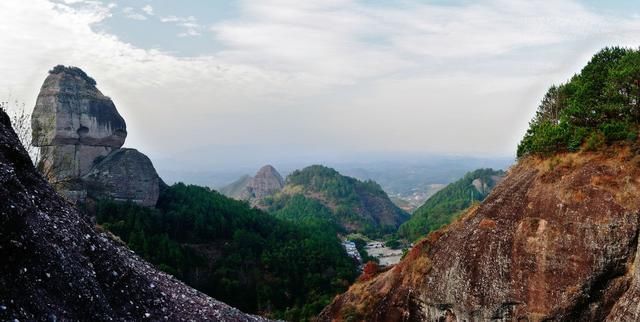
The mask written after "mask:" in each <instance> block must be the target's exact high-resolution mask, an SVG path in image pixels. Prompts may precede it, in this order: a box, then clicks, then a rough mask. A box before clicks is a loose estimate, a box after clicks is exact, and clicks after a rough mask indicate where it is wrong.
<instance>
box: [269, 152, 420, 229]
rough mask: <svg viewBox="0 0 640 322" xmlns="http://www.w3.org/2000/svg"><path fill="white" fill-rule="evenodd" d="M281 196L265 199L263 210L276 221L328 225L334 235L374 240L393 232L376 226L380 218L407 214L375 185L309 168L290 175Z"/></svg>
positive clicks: (321, 168)
mask: <svg viewBox="0 0 640 322" xmlns="http://www.w3.org/2000/svg"><path fill="white" fill-rule="evenodd" d="M286 186H287V187H286V189H285V190H284V192H283V193H279V194H276V195H275V196H272V197H269V198H266V199H265V200H264V201H263V204H264V205H265V207H266V208H267V209H268V210H269V212H271V213H272V214H274V215H276V216H277V217H280V218H285V219H289V220H293V221H300V220H302V221H305V222H306V221H310V220H313V221H317V220H321V221H324V222H325V223H328V224H329V226H331V227H332V228H333V229H335V230H336V231H338V232H343V233H344V232H351V231H357V232H361V233H364V234H366V235H367V236H369V237H372V238H378V237H381V236H383V235H386V234H392V233H394V232H395V231H396V229H397V226H396V225H388V224H382V223H380V220H379V218H380V217H381V216H390V217H393V218H395V219H396V220H398V221H404V220H406V219H407V218H408V214H407V213H405V212H404V211H402V210H401V209H400V208H398V207H397V206H395V205H394V204H393V203H392V202H391V200H389V197H388V196H387V194H386V193H385V192H384V190H382V187H380V185H379V184H377V183H376V182H375V181H371V180H366V181H360V180H357V179H355V178H351V177H347V176H343V175H341V174H340V173H339V172H338V171H336V170H334V169H332V168H329V167H325V166H321V165H312V166H309V167H306V168H304V169H302V170H296V171H294V172H292V173H291V174H290V175H289V176H288V177H287V180H286Z"/></svg>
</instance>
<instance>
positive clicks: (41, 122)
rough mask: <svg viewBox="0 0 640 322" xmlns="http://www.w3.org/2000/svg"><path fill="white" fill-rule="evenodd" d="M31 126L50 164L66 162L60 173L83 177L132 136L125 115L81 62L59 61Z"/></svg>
mask: <svg viewBox="0 0 640 322" xmlns="http://www.w3.org/2000/svg"><path fill="white" fill-rule="evenodd" d="M31 123H32V124H31V127H32V129H33V144H34V145H35V146H39V147H43V148H44V149H43V154H44V155H45V156H44V160H46V161H47V162H48V164H45V166H46V167H58V168H59V167H62V168H63V169H60V172H59V171H58V170H55V171H56V174H57V175H58V176H62V177H67V176H74V177H79V176H82V175H84V174H86V173H87V172H88V171H89V169H90V168H91V167H92V166H93V160H95V159H96V158H97V157H99V156H105V155H107V154H109V153H110V152H111V151H113V150H114V149H117V148H119V147H121V146H122V145H123V144H124V140H125V139H126V137H127V127H126V124H125V122H124V119H123V118H122V117H121V116H120V114H119V113H118V111H117V110H116V107H115V105H114V104H113V102H112V101H111V99H110V98H109V97H106V96H104V95H103V94H102V93H101V92H100V91H99V90H98V89H97V88H96V87H95V81H94V80H93V79H92V78H90V77H89V76H87V74H85V73H84V72H83V71H82V70H80V69H79V68H75V67H62V66H57V67H55V68H54V69H53V70H51V72H50V73H49V76H47V78H46V79H45V81H44V84H43V85H42V88H41V89H40V93H39V94H38V99H37V101H36V106H35V107H34V109H33V115H32V122H31Z"/></svg>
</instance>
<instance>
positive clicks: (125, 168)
mask: <svg viewBox="0 0 640 322" xmlns="http://www.w3.org/2000/svg"><path fill="white" fill-rule="evenodd" d="M96 161H98V162H97V163H96V165H95V166H94V167H92V168H91V170H90V171H89V173H87V174H86V175H84V176H83V177H82V179H83V181H84V182H85V184H86V187H87V195H88V196H89V197H92V198H94V199H99V198H104V197H106V198H110V199H113V200H116V201H132V202H135V203H138V204H141V205H144V206H149V207H153V206H155V205H156V202H157V201H158V196H159V195H160V189H161V187H163V186H165V183H164V182H163V181H162V179H160V176H158V173H157V172H156V169H155V168H154V167H153V164H152V163H151V160H149V158H148V157H147V156H146V155H144V154H142V153H140V152H139V151H138V150H135V149H117V150H115V151H113V152H111V153H110V154H108V155H107V156H106V157H104V158H102V159H97V160H96Z"/></svg>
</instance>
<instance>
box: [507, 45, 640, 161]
mask: <svg viewBox="0 0 640 322" xmlns="http://www.w3.org/2000/svg"><path fill="white" fill-rule="evenodd" d="M639 123H640V52H639V51H638V50H634V49H626V48H620V47H613V48H605V49H603V50H601V51H600V52H598V53H597V54H596V55H594V56H593V58H592V59H591V61H589V63H588V64H587V65H586V66H585V67H584V68H583V69H582V71H581V72H580V73H579V74H576V75H574V76H573V77H572V78H571V79H570V80H569V81H568V82H566V83H564V84H561V85H559V86H552V87H551V88H550V89H549V91H548V92H547V94H546V95H545V96H544V98H543V100H542V102H541V103H540V106H539V108H538V111H537V113H536V115H535V117H534V118H533V120H532V121H531V122H530V124H529V130H528V131H527V133H526V135H525V136H524V138H523V139H522V141H521V142H520V144H519V145H518V157H523V156H526V155H530V154H550V153H553V152H556V151H578V150H580V149H584V150H597V149H599V148H601V147H603V146H604V145H606V144H612V143H614V142H620V141H635V140H636V138H637V134H638V124H639Z"/></svg>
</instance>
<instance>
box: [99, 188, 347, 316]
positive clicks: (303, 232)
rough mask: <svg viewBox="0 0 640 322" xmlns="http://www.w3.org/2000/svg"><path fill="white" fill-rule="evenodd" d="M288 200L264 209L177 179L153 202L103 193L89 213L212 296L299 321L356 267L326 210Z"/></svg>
mask: <svg viewBox="0 0 640 322" xmlns="http://www.w3.org/2000/svg"><path fill="white" fill-rule="evenodd" d="M294 204H295V205H297V206H295V207H293V206H292V207H293V208H295V212H291V211H290V210H288V209H282V210H281V211H280V212H279V213H277V214H276V215H275V216H272V215H270V214H267V213H265V212H262V211H260V210H257V209H252V208H250V207H249V205H248V204H247V203H245V202H241V201H236V200H232V199H229V198H227V197H224V196H222V195H221V194H219V193H217V192H216V191H213V190H210V189H208V188H203V187H198V186H193V185H185V184H181V183H179V184H175V185H173V186H171V187H169V188H167V189H166V190H165V191H163V192H162V193H161V195H160V199H159V201H158V204H157V207H156V208H155V209H152V208H146V207H141V206H137V205H135V204H132V203H115V202H111V201H106V200H103V201H99V202H98V203H97V205H96V214H97V216H96V218H97V222H98V224H99V225H100V226H101V227H103V228H104V229H107V230H109V231H111V232H112V233H114V234H115V235H117V236H118V237H119V238H121V239H122V240H123V241H124V242H125V243H126V244H127V245H128V246H129V247H130V248H131V249H133V250H134V251H136V253H138V254H140V255H141V256H142V257H144V258H145V259H147V260H149V261H150V262H152V263H154V264H155V265H157V266H158V267H159V268H161V269H162V270H164V271H166V272H169V273H171V274H174V275H175V276H176V277H178V278H179V279H181V280H183V281H185V282H186V283H187V284H190V285H192V286H194V287H196V288H197V289H199V290H201V291H203V292H205V293H207V294H209V295H211V296H213V297H214V298H216V299H218V300H221V301H224V302H226V303H228V304H230V305H232V306H235V307H237V308H239V309H241V310H244V311H247V312H252V313H260V314H265V315H267V316H269V317H272V318H283V319H286V320H291V321H299V320H307V319H309V318H310V317H312V316H314V315H315V314H317V313H318V312H319V311H320V310H321V309H322V308H323V307H324V306H325V305H327V304H328V303H329V301H330V300H331V299H332V298H333V296H335V295H336V294H338V293H340V292H343V291H345V290H346V288H347V287H348V286H349V285H350V283H351V282H353V280H354V279H355V277H356V275H357V270H356V263H354V261H353V260H352V259H351V258H349V257H348V256H347V255H346V253H345V252H344V249H343V248H342V245H341V244H340V240H339V239H338V238H337V234H336V230H335V229H333V228H332V227H334V226H333V225H330V224H329V225H327V222H328V221H330V218H329V217H328V216H327V218H326V219H323V217H318V216H315V215H314V216H304V215H302V216H301V217H299V216H297V214H304V213H306V212H309V211H313V212H314V213H320V212H322V210H321V208H320V207H319V206H318V205H317V204H312V203H308V202H306V201H305V200H299V201H296V202H295V203H294ZM294 216H295V217H296V218H295V220H292V218H293V217H294Z"/></svg>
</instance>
